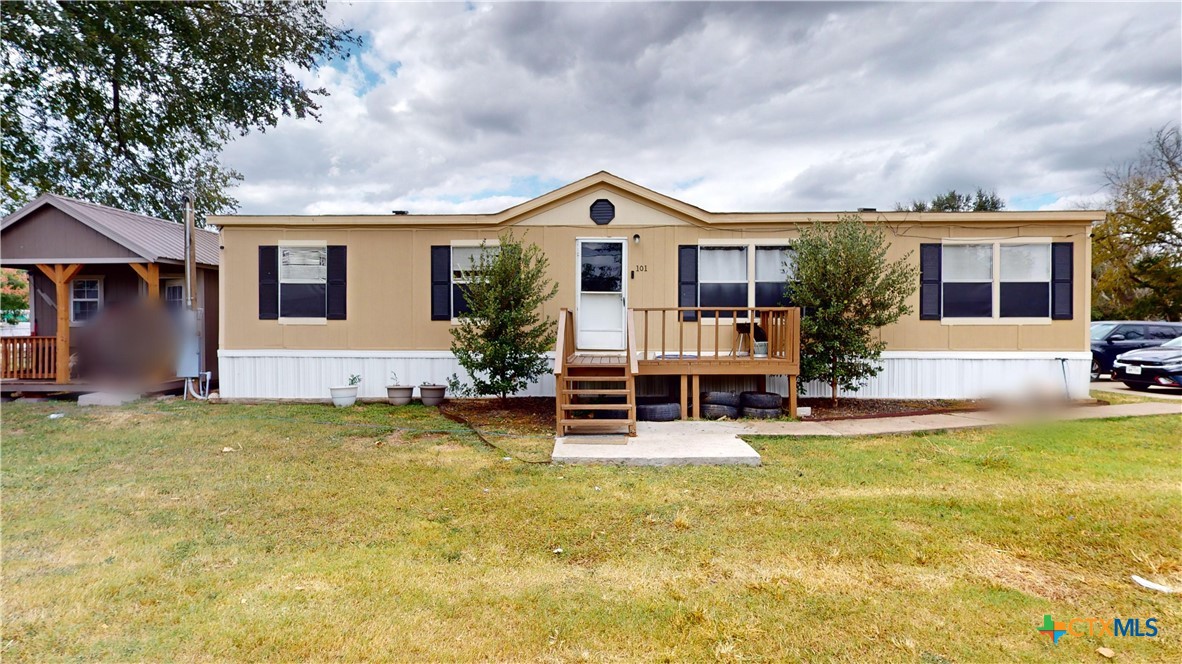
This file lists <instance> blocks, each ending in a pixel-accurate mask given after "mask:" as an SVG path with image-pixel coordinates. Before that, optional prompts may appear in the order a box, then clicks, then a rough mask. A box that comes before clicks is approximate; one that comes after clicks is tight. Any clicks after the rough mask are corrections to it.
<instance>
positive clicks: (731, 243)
mask: <svg viewBox="0 0 1182 664" xmlns="http://www.w3.org/2000/svg"><path fill="white" fill-rule="evenodd" d="M793 244H794V241H793V240H788V239H783V238H762V239H759V240H752V239H750V238H744V239H714V240H706V239H703V240H699V241H698V270H699V272H698V303H699V304H698V306H699V307H701V302H702V279H701V265H702V262H701V252H702V249H703V248H706V249H709V248H713V247H744V248H746V249H747V307H746V308H748V309H754V308H755V252H756V251H757V250H759V249H772V248H779V247H789V248H792V245H793ZM792 271H793V274H795V273H796V266H795V265H794V266H793V269H792ZM710 283H719V284H721V283H736V284H737V283H740V282H738V281H712V282H710ZM740 308H742V307H740ZM720 311H721V308H720ZM727 311H730V310H729V309H727ZM720 320H721V321H724V322H725V323H726V324H727V325H730V324H731V323H733V322H739V323H746V322H748V321H747V317H746V316H740V317H739V318H738V319H737V320H732V319H731V317H730V316H719V317H718V318H714V317H713V316H711V317H706V316H703V317H701V320H700V322H701V323H702V324H703V325H714V324H716V323H717V321H720Z"/></svg>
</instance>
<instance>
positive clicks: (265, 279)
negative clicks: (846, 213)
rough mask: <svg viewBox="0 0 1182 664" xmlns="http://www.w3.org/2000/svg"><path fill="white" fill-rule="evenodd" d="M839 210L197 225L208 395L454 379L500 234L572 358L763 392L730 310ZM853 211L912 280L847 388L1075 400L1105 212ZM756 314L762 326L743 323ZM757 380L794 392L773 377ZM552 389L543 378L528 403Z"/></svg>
mask: <svg viewBox="0 0 1182 664" xmlns="http://www.w3.org/2000/svg"><path fill="white" fill-rule="evenodd" d="M838 216H839V213H834V212H819V213H806V212H768V213H763V212H761V213H713V212H707V211H705V210H702V209H700V208H697V207H694V206H692V205H689V204H686V203H683V202H681V201H679V200H675V199H673V198H670V197H668V196H664V195H662V194H659V193H657V192H654V191H650V190H648V189H645V188H643V187H640V186H638V185H636V184H633V183H631V182H628V181H627V180H623V179H621V178H618V177H615V176H613V175H611V174H608V173H602V172H601V173H598V174H595V175H592V176H590V177H588V178H585V179H583V180H580V181H578V182H575V183H573V184H570V185H567V186H565V187H562V188H560V189H557V190H555V191H553V192H550V193H548V194H545V195H543V196H540V197H538V198H536V199H533V200H531V201H528V202H525V203H522V204H520V205H517V206H515V207H512V208H509V209H507V210H504V211H502V212H498V213H495V214H459V215H413V214H390V215H355V216H335V215H316V216H254V215H237V216H215V217H210V218H209V222H210V223H212V224H215V225H216V226H218V227H219V228H220V229H221V233H222V244H223V250H222V261H221V266H222V270H223V279H222V282H221V283H222V293H221V298H220V302H221V316H220V320H221V333H220V339H221V342H220V350H219V353H220V362H221V388H220V392H221V396H222V397H223V398H226V399H258V398H274V399H323V398H325V397H326V396H327V394H328V387H329V386H330V385H336V384H341V383H343V382H344V381H345V380H346V378H347V377H348V376H349V375H350V374H355V373H356V374H361V375H362V376H363V378H364V380H363V383H362V388H361V396H363V397H371V398H376V397H380V396H383V395H384V392H383V387H384V385H385V384H386V383H387V382H388V376H389V374H390V372H391V371H397V373H398V376H399V378H400V379H401V381H402V382H403V383H411V384H418V383H421V382H424V381H430V382H444V381H446V379H447V378H448V376H450V375H452V374H453V373H459V374H461V375H462V371H461V369H460V367H459V365H458V364H457V362H456V361H455V358H454V357H453V355H452V353H451V352H450V351H449V346H450V343H451V335H450V334H449V331H450V329H451V327H452V326H453V325H454V324H455V321H456V317H457V316H458V315H459V314H460V312H461V311H463V309H464V306H465V305H464V301H463V274H462V269H463V268H466V267H467V265H468V257H469V256H471V255H472V254H473V253H474V252H476V251H478V250H479V245H480V243H481V242H482V241H487V242H489V243H490V244H495V243H496V239H497V237H498V235H499V234H501V233H503V232H505V231H512V232H513V233H515V234H517V235H519V236H521V237H524V238H525V239H526V240H528V241H529V242H532V243H535V244H537V245H539V246H541V247H542V248H543V250H544V252H545V254H546V255H547V257H548V258H549V262H550V276H551V278H552V279H553V280H554V281H555V282H557V283H558V284H559V291H558V296H557V297H556V298H555V299H554V300H553V301H551V302H550V303H549V304H548V305H547V307H546V313H547V314H548V315H549V316H551V317H555V318H557V317H559V315H560V310H561V309H569V310H571V311H572V312H573V316H572V317H571V318H569V319H567V320H566V321H564V324H569V325H571V326H573V327H574V334H572V335H571V339H572V341H573V342H574V343H575V344H577V346H578V351H579V352H583V353H586V352H596V353H601V354H606V355H609V356H610V355H611V354H612V353H613V352H614V353H616V354H617V356H618V357H623V351H624V350H625V348H631V349H632V350H634V351H635V354H636V357H639V359H640V360H641V362H642V363H644V362H649V363H654V364H655V363H656V362H658V360H661V359H662V358H663V359H664V360H665V361H667V362H673V361H674V360H677V361H679V362H681V364H684V365H685V366H684V367H682V368H680V369H677V370H670V371H667V372H657V371H651V372H647V373H669V374H671V375H672V377H673V378H675V377H676V375H678V374H680V375H681V376H683V379H682V385H683V386H684V385H685V382H684V376H685V375H686V372H688V373H689V374H690V375H691V376H699V375H700V376H704V377H703V378H702V380H701V386H700V389H707V388H710V387H712V386H718V387H726V388H730V389H735V388H740V387H742V388H745V389H750V387H754V386H755V385H756V384H757V383H759V382H762V381H760V380H759V379H757V378H753V377H752V376H750V375H746V376H744V375H741V374H751V373H752V372H751V371H746V370H736V371H734V372H730V371H729V370H728V367H738V368H739V369H742V367H740V366H739V362H738V360H740V359H742V358H745V357H747V355H748V354H747V351H745V350H744V348H750V345H749V343H750V341H749V340H746V339H739V338H736V337H735V334H736V332H739V331H742V330H741V328H744V327H746V326H745V324H744V323H742V322H740V323H739V324H737V325H736V323H735V322H736V318H735V317H732V316H730V315H729V314H730V313H731V310H733V309H739V310H742V309H745V308H747V309H750V308H756V307H774V306H776V305H783V304H786V303H784V302H782V294H783V286H784V282H785V280H786V279H789V278H791V270H790V268H786V267H784V263H785V262H786V261H787V262H789V263H790V261H791V249H790V247H791V245H792V242H793V240H794V239H795V238H796V237H797V236H798V227H799V225H800V224H805V223H810V222H811V221H813V220H816V221H821V222H829V221H834V220H836V219H837V218H838ZM862 216H863V218H864V219H865V220H866V221H867V222H876V221H877V222H881V223H883V224H884V225H885V226H886V227H887V228H888V229H889V241H890V242H891V249H890V257H891V258H896V257H899V256H903V255H904V254H907V253H910V254H911V260H912V261H914V262H915V263H916V264H917V265H921V266H922V276H921V277H920V283H918V284H916V285H917V290H916V293H915V295H914V296H913V297H912V298H911V301H910V304H911V307H912V309H913V310H914V313H913V314H912V315H910V316H908V317H906V318H904V319H903V320H901V321H899V322H898V323H896V324H894V325H891V326H889V327H886V328H884V329H883V330H882V331H881V334H882V338H883V339H885V340H886V342H887V344H888V346H887V348H888V350H887V351H886V353H885V354H884V358H883V364H884V370H883V372H882V373H881V374H880V375H879V376H878V377H876V378H874V379H872V380H870V381H869V383H868V384H867V385H866V387H865V388H864V389H863V390H861V391H860V392H858V394H859V395H862V396H868V397H896V398H936V397H948V398H953V397H962V398H963V397H981V396H988V395H992V394H996V393H998V392H1000V391H1005V390H1007V389H1008V390H1011V391H1013V390H1017V389H1019V388H1022V387H1025V386H1027V385H1028V384H1030V383H1038V384H1042V385H1043V386H1044V387H1054V388H1055V389H1058V390H1059V391H1060V392H1061V391H1062V390H1063V389H1064V387H1065V385H1066V386H1068V387H1069V390H1070V393H1071V394H1072V396H1075V397H1086V396H1087V393H1088V372H1089V363H1090V360H1091V355H1090V352H1089V337H1088V323H1089V306H1088V303H1089V301H1090V293H1089V289H1090V279H1089V274H1090V271H1091V253H1090V246H1091V243H1090V240H1089V233H1090V228H1091V225H1092V223H1093V221H1094V220H1098V219H1101V218H1102V217H1103V212H1100V211H1079V210H1071V211H1048V212H980V213H974V212H966V213H908V212H873V211H871V212H863V213H862ZM676 307H700V308H701V310H700V311H694V312H688V313H689V315H688V316H687V318H688V319H689V320H687V321H679V320H678V318H677V317H678V314H676V313H673V314H672V315H670V314H669V312H668V311H650V312H649V313H647V314H645V313H644V312H643V311H642V310H643V309H656V308H662V309H666V310H668V309H670V308H676ZM713 308H718V309H721V310H722V315H721V316H719V319H720V320H716V319H715V317H714V314H713V311H711V309H713ZM630 312H631V315H632V323H633V326H634V331H633V335H634V336H633V338H631V339H630V337H629V329H628V321H629V313H630ZM564 316H565V314H564ZM752 316H755V317H760V319H761V322H765V323H766V322H767V320H768V319H767V318H766V315H762V314H758V313H755V312H750V313H748V314H747V315H746V316H744V315H743V314H742V313H741V312H739V313H738V320H740V321H746V320H747V319H748V317H752ZM645 317H649V324H648V329H643V328H644V327H645V324H644V318H645ZM699 318H700V320H699ZM658 319H659V320H660V321H662V322H660V323H658ZM785 329H787V328H785ZM662 330H663V332H662ZM662 334H663V335H664V336H663V342H664V343H663V346H662V343H661V342H662ZM716 339H719V341H715V340H716ZM699 340H704V341H699ZM758 340H759V339H758V338H757V339H756V341H758ZM785 347H787V346H785ZM567 350H568V351H569V350H570V349H569V348H568V349H567ZM772 355H773V357H775V351H774V349H773V352H772ZM785 357H788V356H785ZM707 360H708V361H707ZM695 361H696V362H695ZM728 362H729V363H730V364H729V365H728V364H727V363H728ZM675 363H676V362H675ZM708 364H709V365H711V367H710V368H709V370H707V368H706V365H708ZM691 365H693V366H691ZM794 366H795V365H794ZM769 373H772V374H775V373H788V372H787V371H774V372H772V371H769ZM644 374H646V371H645V370H644V367H643V366H642V367H641V370H640V371H639V373H638V374H637V376H639V379H638V388H637V389H639V390H640V393H641V394H644V393H649V394H670V393H672V392H673V391H677V390H679V389H680V391H681V393H682V395H683V397H684V394H685V391H686V389H685V388H684V387H680V388H679V387H678V386H677V385H676V380H672V379H669V380H667V379H666V378H664V377H662V376H655V377H652V378H651V379H646V378H645V376H644ZM694 383H695V384H697V383H698V381H697V379H695V380H694ZM767 385H768V386H769V387H770V388H771V389H774V390H777V391H779V392H781V393H785V392H786V391H787V390H788V389H789V387H788V381H787V380H783V379H778V378H776V377H775V375H773V376H771V377H770V379H769V380H768V381H767ZM813 387H816V388H817V390H816V391H817V392H818V393H824V391H825V390H827V389H828V388H827V386H810V388H813ZM554 390H555V382H554V377H553V376H546V377H544V378H543V380H542V381H541V382H540V383H539V384H537V385H534V386H532V387H531V389H530V390H529V393H530V394H547V395H548V394H554ZM695 392H696V390H695Z"/></svg>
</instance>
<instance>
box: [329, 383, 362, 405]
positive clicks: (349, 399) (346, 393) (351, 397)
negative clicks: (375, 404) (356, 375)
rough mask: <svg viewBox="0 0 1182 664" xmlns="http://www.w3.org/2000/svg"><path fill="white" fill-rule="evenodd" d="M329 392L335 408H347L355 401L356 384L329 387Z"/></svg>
mask: <svg viewBox="0 0 1182 664" xmlns="http://www.w3.org/2000/svg"><path fill="white" fill-rule="evenodd" d="M328 392H329V394H331V395H332V405H334V406H336V407H337V408H348V407H349V406H352V405H353V404H354V403H355V402H356V401H357V386H356V385H345V386H344V387H330V388H328Z"/></svg>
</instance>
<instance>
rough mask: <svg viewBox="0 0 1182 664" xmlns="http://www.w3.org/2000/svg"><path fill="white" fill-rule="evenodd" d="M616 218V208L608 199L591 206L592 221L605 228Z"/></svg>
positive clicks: (602, 199) (600, 200)
mask: <svg viewBox="0 0 1182 664" xmlns="http://www.w3.org/2000/svg"><path fill="white" fill-rule="evenodd" d="M615 218H616V206H615V205H612V202H611V201H609V200H607V199H606V198H601V199H599V200H597V201H595V202H594V203H592V204H591V221H594V222H595V223H597V224H599V225H600V226H603V225H604V224H608V223H611V220H612V219H615Z"/></svg>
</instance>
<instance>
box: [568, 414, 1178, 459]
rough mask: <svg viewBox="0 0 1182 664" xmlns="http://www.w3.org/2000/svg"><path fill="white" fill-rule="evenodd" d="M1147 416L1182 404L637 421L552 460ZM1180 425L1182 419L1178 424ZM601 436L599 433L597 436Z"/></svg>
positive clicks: (721, 451) (737, 452)
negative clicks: (755, 438) (754, 438)
mask: <svg viewBox="0 0 1182 664" xmlns="http://www.w3.org/2000/svg"><path fill="white" fill-rule="evenodd" d="M1146 415H1182V403H1177V402H1168V401H1158V402H1145V403H1131V404H1123V405H1119V406H1081V407H1075V408H1064V409H1062V410H1057V411H1050V412H1047V413H1041V414H1039V415H1038V416H1037V417H1035V416H1033V415H1032V414H1031V413H1020V412H1013V411H979V412H967V413H943V414H939V415H915V416H909V417H880V418H873V419H865V420H833V421H829V422H783V421H762V420H740V421H725V422H714V421H707V420H697V421H694V420H683V421H678V422H640V423H638V424H637V427H636V432H637V435H636V436H635V437H634V438H626V437H621V439H620V441H623V444H606V445H605V444H586V443H582V442H580V439H579V437H578V436H567V437H566V438H557V439H555V441H554V453H553V454H552V455H551V459H552V460H553V462H554V463H600V464H619V465H629V466H676V465H743V466H758V465H760V458H759V453H757V452H756V451H755V450H754V449H752V448H751V446H750V445H748V444H747V443H745V442H743V440H742V439H741V438H740V436H751V435H763V436H866V435H882V434H895V433H911V432H915V431H938V430H942V429H967V428H972V427H986V426H996V425H1001V424H1024V423H1030V422H1036V421H1043V422H1046V421H1056V420H1058V421H1063V420H1092V419H1105V418H1112V417H1142V416H1146ZM1180 428H1182V423H1180ZM596 438H602V437H596Z"/></svg>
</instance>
